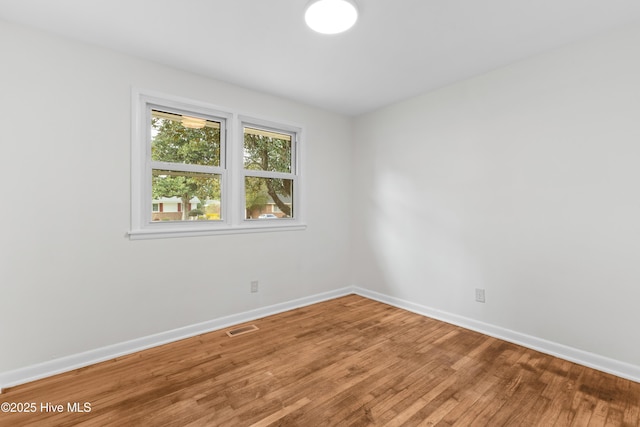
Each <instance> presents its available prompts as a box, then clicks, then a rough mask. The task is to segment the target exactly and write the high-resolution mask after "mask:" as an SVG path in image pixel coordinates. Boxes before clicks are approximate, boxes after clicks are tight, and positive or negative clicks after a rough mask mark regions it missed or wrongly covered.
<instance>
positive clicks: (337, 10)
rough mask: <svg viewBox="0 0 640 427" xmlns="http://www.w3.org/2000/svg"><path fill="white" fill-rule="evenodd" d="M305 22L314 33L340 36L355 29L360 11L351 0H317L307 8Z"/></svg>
mask: <svg viewBox="0 0 640 427" xmlns="http://www.w3.org/2000/svg"><path fill="white" fill-rule="evenodd" d="M304 20H305V22H306V23H307V25H308V26H309V28H311V29H312V30H313V31H317V32H319V33H322V34H338V33H342V32H343V31H347V30H348V29H349V28H351V27H353V24H355V23H356V21H357V20H358V9H356V5H355V3H353V1H351V0H315V1H313V2H311V3H309V5H308V6H307V10H306V12H305V13H304Z"/></svg>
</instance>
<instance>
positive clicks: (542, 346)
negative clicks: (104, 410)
mask: <svg viewBox="0 0 640 427" xmlns="http://www.w3.org/2000/svg"><path fill="white" fill-rule="evenodd" d="M351 293H355V294H358V295H360V296H363V297H365V298H369V299H372V300H375V301H380V302H383V303H385V304H389V305H392V306H394V307H398V308H402V309H404V310H407V311H411V312H413V313H417V314H421V315H423V316H427V317H431V318H433V319H437V320H442V321H444V322H447V323H451V324H453V325H457V326H461V327H463V328H466V329H470V330H473V331H477V332H480V333H482V334H485V335H489V336H492V337H495V338H499V339H502V340H505V341H508V342H511V343H514V344H518V345H522V346H524V347H527V348H530V349H533V350H537V351H540V352H542V353H546V354H550V355H552V356H555V357H559V358H561V359H565V360H568V361H570V362H574V363H578V364H580V365H584V366H587V367H590V368H593V369H597V370H599V371H603V372H607V373H610V374H613V375H616V376H618V377H621V378H626V379H628V380H631V381H635V382H638V383H640V366H637V365H632V364H629V363H626V362H621V361H618V360H615V359H610V358H607V357H604V356H600V355H597V354H593V353H589V352H586V351H583V350H579V349H575V348H572V347H568V346H566V345H563V344H558V343H555V342H552V341H547V340H544V339H541V338H537V337H533V336H530V335H526V334H523V333H520V332H516V331H512V330H510V329H505V328H502V327H499V326H494V325H491V324H488V323H483V322H480V321H477V320H474V319H470V318H467V317H463V316H458V315H456V314H452V313H447V312H444V311H441V310H437V309H434V308H430V307H427V306H424V305H420V304H416V303H413V302H410V301H406V300H403V299H400V298H396V297H392V296H389V295H385V294H381V293H379V292H375V291H371V290H368V289H364V288H360V287H346V288H342V289H337V290H334V291H330V292H325V293H321V294H316V295H312V296H309V297H305V298H300V299H296V300H293V301H288V302H284V303H280V304H274V305H271V306H268V307H262V308H259V309H255V310H250V311H246V312H243V313H238V314H234V315H231V316H225V317H221V318H218V319H213V320H209V321H207V322H202V323H198V324H195V325H190V326H186V327H184V328H179V329H174V330H171V331H166V332H161V333H158V334H154V335H149V336H146V337H142V338H137V339H134V340H130V341H125V342H122V343H118V344H114V345H110V346H106V347H102V348H98V349H95V350H89V351H86V352H83V353H78V354H74V355H71V356H66V357H62V358H59V359H55V360H51V361H48V362H43V363H39V364H36V365H31V366H27V367H24V368H19V369H15V370H12V371H7V372H2V373H0V393H1V392H2V389H6V388H9V387H14V386H16V385H20V384H24V383H27V382H31V381H35V380H39V379H42V378H46V377H50V376H53V375H57V374H60V373H63V372H68V371H72V370H74V369H78V368H82V367H84V366H88V365H92V364H95V363H99V362H104V361H105V360H110V359H114V358H116V357H120V356H124V355H127V354H131V353H135V352H137V351H141V350H145V349H148V348H152V347H156V346H159V345H162V344H167V343H170V342H174V341H178V340H181V339H185V338H190V337H193V336H196V335H200V334H204V333H207V332H211V331H215V330H219V329H224V328H228V327H229V326H233V325H237V324H239V323H244V322H249V321H251V320H255V319H259V318H262V317H266V316H270V315H272V314H277V313H282V312H284V311H289V310H293V309H296V308H300V307H304V306H307V305H311V304H315V303H318V302H322V301H326V300H330V299H334V298H338V297H341V296H344V295H348V294H351Z"/></svg>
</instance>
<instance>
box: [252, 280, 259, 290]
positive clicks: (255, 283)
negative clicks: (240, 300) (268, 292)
mask: <svg viewBox="0 0 640 427" xmlns="http://www.w3.org/2000/svg"><path fill="white" fill-rule="evenodd" d="M251 292H252V293H256V292H258V281H257V280H254V281H252V282H251Z"/></svg>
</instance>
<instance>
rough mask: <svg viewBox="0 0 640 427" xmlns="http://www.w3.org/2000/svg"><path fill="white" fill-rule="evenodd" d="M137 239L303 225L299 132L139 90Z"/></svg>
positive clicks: (134, 220) (134, 190)
mask: <svg viewBox="0 0 640 427" xmlns="http://www.w3.org/2000/svg"><path fill="white" fill-rule="evenodd" d="M133 101H134V102H133V106H134V108H133V113H134V117H133V124H134V125H133V132H132V157H131V161H132V191H131V206H132V214H131V230H130V232H129V235H130V237H131V238H132V239H137V238H162V237H179V236H194V235H206V234H217V233H236V232H252V231H274V230H279V229H302V228H304V224H303V223H302V220H301V215H300V214H301V205H300V188H301V183H300V147H299V144H300V133H301V128H300V127H299V126H292V125H289V124H283V123H279V122H274V121H271V120H264V119H261V118H255V117H248V116H240V115H239V114H237V113H235V112H232V111H225V109H220V108H218V107H214V106H211V105H207V104H204V103H200V102H196V101H189V100H184V99H178V98H174V97H168V96H164V95H162V96H159V95H152V94H147V93H142V92H138V91H134V96H133Z"/></svg>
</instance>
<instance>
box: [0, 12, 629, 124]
mask: <svg viewBox="0 0 640 427" xmlns="http://www.w3.org/2000/svg"><path fill="white" fill-rule="evenodd" d="M307 2H308V0H182V1H176V0H0V18H1V19H5V20H7V21H13V22H18V23H23V24H27V25H30V26H34V27H37V28H41V29H45V30H48V31H52V32H55V33H59V34H63V35H66V36H69V37H72V38H76V39H81V40H84V41H86V42H89V43H93V44H97V45H101V46H105V47H109V48H112V49H115V50H118V51H122V52H125V53H128V54H132V55H135V56H138V57H142V58H146V59H150V60H153V61H157V62H160V63H163V64H167V65H171V66H174V67H177V68H181V69H184V70H188V71H192V72H195V73H198V74H202V75H206V76H210V77H213V78H215V79H219V80H224V81H227V82H230V83H235V84H237V85H240V86H244V87H247V88H250V89H255V90H259V91H263V92H267V93H271V94H275V95H278V96H281V97H285V98H290V99H294V100H297V101H301V102H304V103H307V104H311V105H315V106H318V107H321V108H324V109H328V110H332V111H335V112H338V113H343V114H348V115H357V114H361V113H364V112H368V111H371V110H374V109H377V108H379V107H382V106H384V105H387V104H390V103H393V102H395V101H399V100H401V99H405V98H408V97H411V96H414V95H417V94H419V93H422V92H425V91H429V90H432V89H435V88H438V87H441V86H444V85H447V84H449V83H452V82H455V81H459V80H462V79H465V78H468V77H471V76H474V75H478V74H481V73H484V72H486V71H489V70H491V69H494V68H497V67H500V66H503V65H506V64H509V63H511V62H514V61H518V60H520V59H523V58H526V57H529V56H532V55H536V54H538V53H540V52H543V51H545V50H549V49H553V48H555V47H558V46H560V45H563V44H566V43H570V42H572V41H575V40H579V39H581V38H585V37H589V36H591V35H595V34H598V33H601V32H604V31H607V30H610V29H612V28H614V27H618V26H623V25H627V24H630V23H632V22H638V21H640V0H357V3H358V6H359V9H360V18H359V20H358V22H357V23H356V26H355V27H354V28H352V29H351V30H349V31H348V32H346V33H343V34H340V35H333V36H327V35H320V34H316V33H314V32H312V31H311V30H309V29H308V28H306V26H305V24H304V20H303V13H304V9H305V6H306V4H307ZM636 54H638V52H636Z"/></svg>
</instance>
